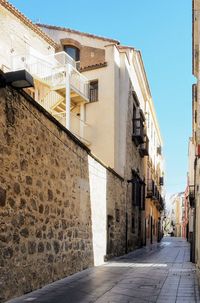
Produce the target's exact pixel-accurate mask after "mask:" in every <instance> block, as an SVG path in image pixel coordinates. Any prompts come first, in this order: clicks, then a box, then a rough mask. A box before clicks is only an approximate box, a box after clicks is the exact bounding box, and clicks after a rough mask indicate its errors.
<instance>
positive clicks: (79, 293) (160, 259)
mask: <svg viewBox="0 0 200 303" xmlns="http://www.w3.org/2000/svg"><path fill="white" fill-rule="evenodd" d="M189 259H190V248H189V244H188V243H187V242H186V241H185V240H183V239H181V238H171V237H166V238H164V240H163V241H162V242H161V244H158V245H155V246H154V247H152V248H151V249H148V248H142V249H138V250H136V251H135V252H133V253H130V254H128V255H126V256H124V257H120V258H117V259H115V260H113V261H110V262H108V263H106V264H105V265H103V266H99V267H95V268H91V269H87V270H85V271H82V272H80V273H77V274H74V275H73V276H70V277H68V278H65V279H62V280H60V281H57V282H54V283H52V284H50V285H48V286H46V287H43V288H42V289H40V290H37V291H34V292H32V293H29V294H27V295H25V296H23V297H20V298H17V299H14V300H10V301H8V302H9V303H22V302H34V303H68V302H70V303H78V302H81V303H89V302H96V303H106V302H110V303H111V302H113V303H114V302H116V303H117V302H120V303H128V302H136V303H144V302H157V303H162V302H163V303H167V302H169V303H175V302H176V303H186V302H187V303H193V302H200V298H199V290H198V284H197V277H196V271H195V266H194V265H193V264H192V263H190V262H189Z"/></svg>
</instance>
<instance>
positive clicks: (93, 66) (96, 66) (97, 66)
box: [80, 62, 107, 72]
mask: <svg viewBox="0 0 200 303" xmlns="http://www.w3.org/2000/svg"><path fill="white" fill-rule="evenodd" d="M106 66H107V62H103V63H97V64H93V65H88V66H85V67H81V68H80V71H81V72H86V71H89V70H92V69H96V68H101V67H106Z"/></svg>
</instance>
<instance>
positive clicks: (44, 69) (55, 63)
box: [12, 52, 89, 100]
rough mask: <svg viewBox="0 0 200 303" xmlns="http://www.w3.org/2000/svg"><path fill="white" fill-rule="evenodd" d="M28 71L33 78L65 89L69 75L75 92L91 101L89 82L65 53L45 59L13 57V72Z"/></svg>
mask: <svg viewBox="0 0 200 303" xmlns="http://www.w3.org/2000/svg"><path fill="white" fill-rule="evenodd" d="M20 69H26V70H27V71H28V72H29V73H30V74H31V75H33V77H35V78H39V79H41V80H42V81H43V82H45V83H46V84H48V85H49V86H51V87H56V86H60V87H63V88H64V87H65V86H66V75H67V73H69V78H70V84H71V87H72V89H73V90H74V91H76V92H77V93H78V94H80V95H82V96H83V97H84V98H85V99H87V100H89V82H88V79H87V78H86V77H84V76H83V75H82V74H81V73H79V71H78V70H77V69H76V62H75V61H74V60H73V59H72V58H71V57H70V56H69V55H67V54H66V53H65V52H60V53H56V54H53V55H50V56H47V57H45V58H44V59H43V58H39V57H35V56H33V55H17V56H12V70H13V71H16V70H20Z"/></svg>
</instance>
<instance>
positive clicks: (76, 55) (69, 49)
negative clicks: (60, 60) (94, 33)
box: [63, 45, 80, 61]
mask: <svg viewBox="0 0 200 303" xmlns="http://www.w3.org/2000/svg"><path fill="white" fill-rule="evenodd" d="M63 48H64V51H65V52H66V53H67V54H68V55H69V56H70V57H72V58H73V59H74V61H80V50H79V49H78V48H77V47H76V46H73V45H64V47H63Z"/></svg>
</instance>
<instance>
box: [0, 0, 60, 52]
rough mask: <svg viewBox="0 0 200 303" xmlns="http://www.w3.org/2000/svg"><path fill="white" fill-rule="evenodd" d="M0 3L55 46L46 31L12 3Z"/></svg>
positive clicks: (0, 0) (1, 1) (4, 0)
mask: <svg viewBox="0 0 200 303" xmlns="http://www.w3.org/2000/svg"><path fill="white" fill-rule="evenodd" d="M0 5H2V6H3V7H4V8H6V9H7V10H8V11H9V12H11V13H12V14H13V15H14V16H15V17H17V18H18V19H19V20H21V21H22V22H23V23H24V24H25V25H26V26H28V27H29V28H30V29H32V30H33V31H34V32H35V33H36V34H38V35H39V36H40V37H42V38H43V39H44V40H45V41H46V42H48V43H49V44H50V45H51V46H53V47H54V48H56V47H57V46H58V45H57V43H56V42H55V41H54V40H53V39H52V38H51V37H49V36H48V35H47V34H46V33H44V32H43V31H42V30H41V28H40V27H39V26H37V25H36V24H34V23H33V22H32V21H31V20H30V19H28V18H27V17H26V16H25V15H24V14H22V13H21V12H20V11H19V10H18V9H17V8H16V7H14V5H12V4H11V3H10V2H8V1H7V0H0Z"/></svg>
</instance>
